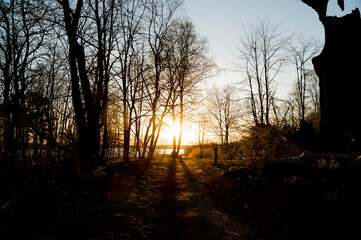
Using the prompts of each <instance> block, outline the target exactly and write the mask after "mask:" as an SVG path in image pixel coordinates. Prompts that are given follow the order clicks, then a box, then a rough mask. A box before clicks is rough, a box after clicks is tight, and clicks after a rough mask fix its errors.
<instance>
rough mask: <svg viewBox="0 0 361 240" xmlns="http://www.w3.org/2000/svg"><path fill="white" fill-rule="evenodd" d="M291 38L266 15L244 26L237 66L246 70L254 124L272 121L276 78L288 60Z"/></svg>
mask: <svg viewBox="0 0 361 240" xmlns="http://www.w3.org/2000/svg"><path fill="white" fill-rule="evenodd" d="M288 41H289V37H284V33H283V31H282V29H281V27H280V26H279V25H273V24H272V23H271V22H270V21H269V20H267V19H263V20H261V21H260V22H259V23H257V24H248V26H247V28H246V27H244V28H243V36H242V37H241V38H240V42H239V45H238V46H237V48H236V49H237V52H238V55H237V60H236V61H237V63H236V67H237V69H238V70H239V71H240V72H241V73H242V74H243V77H244V78H243V80H242V81H241V83H242V84H243V90H244V91H245V92H246V95H247V99H248V103H249V107H250V110H251V113H252V117H253V121H254V123H255V124H261V125H269V124H270V115H271V112H272V101H273V97H274V95H275V81H276V77H277V76H278V74H279V72H280V70H281V68H282V66H283V65H284V63H285V61H286V56H285V54H284V48H285V46H286V43H287V42H288Z"/></svg>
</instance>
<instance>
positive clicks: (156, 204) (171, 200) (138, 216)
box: [108, 158, 253, 239]
mask: <svg viewBox="0 0 361 240" xmlns="http://www.w3.org/2000/svg"><path fill="white" fill-rule="evenodd" d="M217 174H219V172H217V171H216V170H215V169H213V168H212V167H211V165H210V161H207V160H206V161H199V160H193V159H186V158H183V159H164V160H154V161H152V162H151V164H150V166H149V169H148V170H147V172H146V174H145V175H144V176H143V177H142V178H141V179H140V181H139V183H138V184H137V186H136V187H135V188H134V189H133V191H130V192H129V193H128V194H129V196H128V197H127V199H126V201H125V202H124V201H122V199H124V196H123V195H124V190H122V189H126V188H125V187H124V186H131V185H132V183H130V182H128V181H129V179H127V180H125V179H118V180H115V181H114V183H113V184H112V186H111V188H110V191H109V192H108V198H109V200H110V202H112V203H113V204H120V206H119V209H120V212H119V216H123V217H124V216H127V217H129V216H131V217H132V218H134V221H135V222H134V224H133V225H132V226H131V228H133V229H132V230H131V231H128V230H129V229H126V230H125V232H124V234H126V235H128V234H129V237H130V238H132V237H134V236H138V237H139V238H151V239H249V236H251V235H253V232H252V231H250V229H249V227H248V226H247V225H246V223H245V222H244V221H243V220H242V219H241V218H240V217H239V216H238V215H237V214H233V215H230V214H229V212H230V211H226V210H225V209H224V208H225V204H227V202H228V201H229V200H230V199H229V197H230V196H229V195H228V192H227V188H230V187H231V186H230V183H229V182H227V181H225V180H223V179H220V178H219V176H218V175H217ZM114 186H117V187H115V188H114ZM119 186H123V187H119ZM233 200H235V199H233ZM122 204H123V205H122ZM129 209H134V211H130V212H129ZM141 209H142V210H141ZM140 210H141V211H140ZM228 210H230V209H228ZM233 210H234V209H233ZM124 211H125V212H124ZM137 221H139V222H137ZM123 231H124V230H123ZM132 233H133V234H132ZM134 233H136V234H134Z"/></svg>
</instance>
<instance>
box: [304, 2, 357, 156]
mask: <svg viewBox="0 0 361 240" xmlns="http://www.w3.org/2000/svg"><path fill="white" fill-rule="evenodd" d="M303 2H305V3H306V4H308V5H309V6H311V7H312V8H313V9H315V10H316V11H317V13H318V14H319V18H320V21H321V22H322V23H323V26H324V28H325V45H324V48H323V50H322V52H321V54H320V55H319V56H317V57H315V58H313V59H312V62H313V65H314V69H315V71H316V73H317V75H318V77H319V84H320V105H321V123H320V128H321V129H320V130H321V139H322V145H323V150H324V151H346V150H353V151H360V150H361V124H360V122H359V114H358V109H357V108H355V106H359V105H360V104H361V98H360V97H359V91H360V89H361V44H360V42H361V18H360V11H359V9H358V8H356V9H355V10H353V11H352V13H350V14H348V15H345V16H343V17H330V16H326V15H325V11H324V9H321V7H320V6H318V5H317V4H316V3H315V1H310V0H308V1H306V0H303ZM316 2H317V1H316ZM326 2H327V1H326ZM340 7H341V6H340ZM323 8H327V4H326V6H323ZM351 145H352V146H351ZM350 147H351V148H350Z"/></svg>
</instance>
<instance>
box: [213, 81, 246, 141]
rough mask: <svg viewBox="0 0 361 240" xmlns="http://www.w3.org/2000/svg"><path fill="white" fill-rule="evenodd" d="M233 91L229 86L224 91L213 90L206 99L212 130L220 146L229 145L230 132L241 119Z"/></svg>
mask: <svg viewBox="0 0 361 240" xmlns="http://www.w3.org/2000/svg"><path fill="white" fill-rule="evenodd" d="M233 89H234V88H232V87H231V86H227V87H225V88H224V89H217V88H213V89H212V90H211V92H210V94H209V99H208V106H207V108H208V112H209V113H210V114H211V116H212V117H213V120H214V123H213V124H212V125H213V129H214V132H215V133H216V134H217V135H218V136H219V138H220V142H221V144H222V145H227V144H228V143H229V139H230V136H231V132H230V130H231V128H232V127H234V126H235V125H236V123H237V122H238V120H239V119H240V118H241V106H240V104H239V102H238V101H236V99H235V92H234V90H233Z"/></svg>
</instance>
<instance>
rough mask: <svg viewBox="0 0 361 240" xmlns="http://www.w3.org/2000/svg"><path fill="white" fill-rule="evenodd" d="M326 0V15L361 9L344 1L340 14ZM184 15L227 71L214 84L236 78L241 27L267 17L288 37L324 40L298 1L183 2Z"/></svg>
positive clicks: (360, 1)
mask: <svg viewBox="0 0 361 240" xmlns="http://www.w3.org/2000/svg"><path fill="white" fill-rule="evenodd" d="M336 2H337V1H336V0H330V1H329V4H328V15H331V16H333V15H336V16H340V15H344V14H347V13H350V12H351V10H352V9H354V8H355V7H359V9H361V0H345V11H344V12H342V11H341V10H340V9H339V7H338V6H337V4H336ZM184 3H185V11H186V13H187V15H188V16H189V17H190V19H191V20H192V21H193V22H194V24H195V26H196V30H197V31H198V33H199V34H200V35H201V36H203V37H206V38H207V39H208V41H209V45H210V48H211V55H212V56H213V57H214V59H215V61H216V63H217V64H218V65H219V67H221V68H227V69H228V71H225V72H223V73H222V74H219V75H218V76H217V77H216V78H215V79H214V81H215V82H222V83H224V82H232V81H235V80H237V79H236V78H237V75H236V74H234V73H232V72H231V71H230V68H231V65H232V61H233V59H234V57H233V52H234V50H235V47H234V46H235V45H236V43H237V39H238V38H239V37H240V35H241V32H242V23H243V24H247V22H257V20H259V19H261V18H264V17H267V18H268V19H269V20H270V21H271V22H272V23H273V24H281V25H282V27H283V28H284V29H285V30H286V31H287V32H288V33H290V34H292V33H304V34H305V35H306V36H309V37H315V38H317V39H319V40H320V41H321V42H323V40H324V33H323V26H322V24H321V23H320V21H319V20H318V16H317V14H316V12H315V11H314V10H313V9H311V8H310V7H308V6H307V5H305V4H304V3H302V2H301V0H184Z"/></svg>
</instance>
